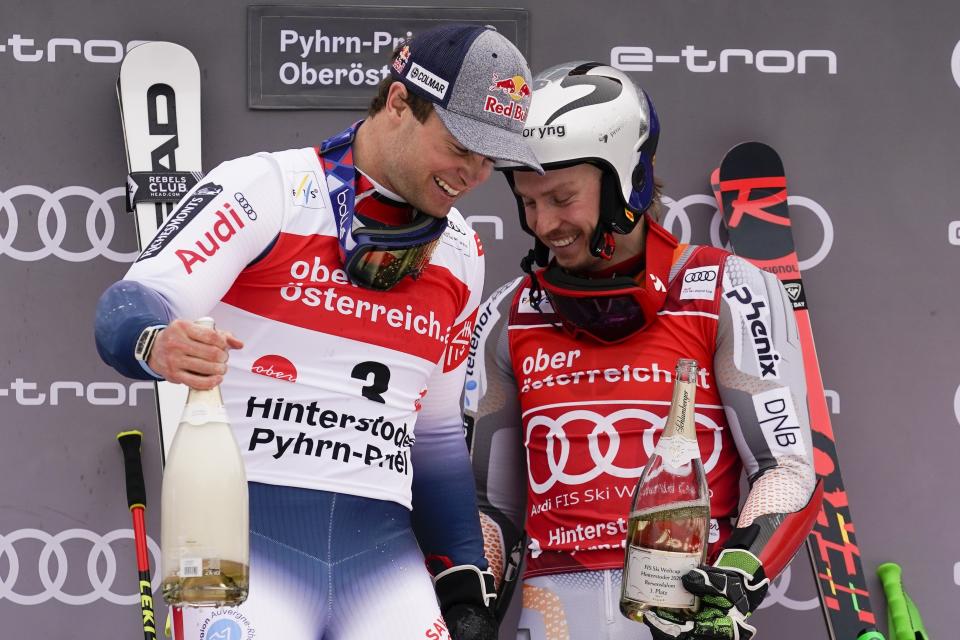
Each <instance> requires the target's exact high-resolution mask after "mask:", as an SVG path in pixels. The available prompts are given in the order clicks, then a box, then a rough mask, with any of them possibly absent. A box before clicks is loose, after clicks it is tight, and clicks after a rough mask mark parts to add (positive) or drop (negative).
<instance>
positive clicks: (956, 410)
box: [953, 387, 960, 423]
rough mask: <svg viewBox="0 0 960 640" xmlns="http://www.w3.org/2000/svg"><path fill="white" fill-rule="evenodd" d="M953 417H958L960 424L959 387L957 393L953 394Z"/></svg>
mask: <svg viewBox="0 0 960 640" xmlns="http://www.w3.org/2000/svg"><path fill="white" fill-rule="evenodd" d="M953 415H954V416H956V418H957V422H958V423H960V387H957V392H956V393H955V394H953Z"/></svg>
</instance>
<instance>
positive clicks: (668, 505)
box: [620, 359, 710, 621]
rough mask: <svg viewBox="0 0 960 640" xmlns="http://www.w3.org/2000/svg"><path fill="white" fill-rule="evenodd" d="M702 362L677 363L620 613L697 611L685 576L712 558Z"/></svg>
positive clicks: (633, 524)
mask: <svg viewBox="0 0 960 640" xmlns="http://www.w3.org/2000/svg"><path fill="white" fill-rule="evenodd" d="M696 380H697V362H696V361H695V360H687V359H681V360H679V361H678V362H677V370H676V377H675V378H674V384H673V401H672V402H671V404H670V415H669V416H668V417H667V422H666V424H665V426H664V429H663V434H662V435H661V436H660V440H659V441H658V442H657V446H656V448H655V449H654V451H653V455H651V456H650V460H648V461H647V465H646V467H644V469H643V473H642V474H641V475H640V480H639V481H638V482H637V486H636V489H635V491H634V495H633V505H632V507H631V509H630V519H629V522H628V525H627V544H626V557H625V559H624V564H623V584H622V588H621V592H620V611H621V612H622V613H623V615H625V616H626V617H628V618H630V619H632V620H636V621H641V620H642V619H643V611H644V610H645V609H649V608H651V607H658V608H667V609H676V610H682V611H686V612H694V611H696V610H697V609H698V607H699V601H698V599H697V598H695V597H694V596H693V595H692V594H691V593H690V592H688V591H687V590H686V589H684V588H683V584H682V583H681V582H680V578H681V577H682V576H683V575H684V574H685V573H687V572H688V571H690V570H691V569H694V568H695V567H697V565H700V564H703V563H704V562H705V561H706V557H707V536H708V533H709V527H710V497H709V492H708V490H707V476H706V473H705V472H704V470H703V462H702V460H701V459H700V448H699V446H698V445H697V434H696V426H695V421H694V399H695V397H696V391H697V386H696Z"/></svg>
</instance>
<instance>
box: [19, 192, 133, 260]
mask: <svg viewBox="0 0 960 640" xmlns="http://www.w3.org/2000/svg"><path fill="white" fill-rule="evenodd" d="M125 198H126V195H125V191H124V189H123V187H116V188H114V189H108V190H107V191H104V192H103V193H100V192H98V191H95V190H93V189H90V188H89V187H81V186H70V187H62V188H60V189H57V190H56V191H53V192H50V191H47V190H46V189H44V188H43V187H36V186H33V185H19V186H16V187H11V188H10V189H6V190H0V214H2V215H3V216H5V217H6V223H7V224H6V233H3V232H0V255H7V256H10V257H11V258H13V259H14V260H20V261H22V262H34V261H37V260H43V259H44V258H46V257H48V256H56V257H58V258H60V259H61V260H66V261H67V262H86V261H88V260H93V259H94V258H97V257H100V256H103V257H104V258H107V259H108V260H113V261H114V262H133V261H134V260H136V258H137V255H138V253H139V252H138V251H136V250H135V249H134V250H131V251H117V250H115V249H111V248H110V244H111V243H112V242H113V239H114V233H115V231H116V218H115V214H114V209H113V207H112V206H111V205H110V202H111V201H113V200H117V201H119V204H120V207H121V210H122V207H123V202H124V200H125ZM38 201H39V203H38ZM68 205H69V206H68ZM18 207H19V208H18ZM68 209H69V214H68ZM34 211H36V215H37V218H36V223H35V226H36V229H35V230H28V228H27V224H30V226H34V225H33V223H31V222H30V220H31V218H32V212H34ZM51 216H52V218H53V219H52V221H51ZM0 219H2V217H0ZM51 229H52V233H51ZM68 232H69V236H70V237H68ZM84 233H85V234H86V243H87V244H88V245H89V247H90V248H89V249H82V250H74V249H71V248H67V247H71V246H77V247H79V246H82V245H83V242H82V241H79V240H77V239H76V238H74V236H76V235H78V234H79V235H83V234H84ZM33 234H38V235H39V243H38V241H37V240H36V239H34V238H31V237H29V236H31V235H33ZM121 235H129V238H128V239H127V241H126V242H124V244H125V245H127V246H133V245H134V236H133V234H132V233H130V234H126V233H123V234H121ZM38 244H39V245H40V246H37V245H38Z"/></svg>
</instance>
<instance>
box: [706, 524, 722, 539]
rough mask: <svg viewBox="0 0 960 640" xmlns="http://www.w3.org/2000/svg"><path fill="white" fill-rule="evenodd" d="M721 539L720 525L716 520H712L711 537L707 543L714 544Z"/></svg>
mask: <svg viewBox="0 0 960 640" xmlns="http://www.w3.org/2000/svg"><path fill="white" fill-rule="evenodd" d="M719 539H720V523H719V522H717V519H716V518H710V536H709V537H708V538H707V542H708V543H710V544H713V543H714V542H716V541H717V540H719Z"/></svg>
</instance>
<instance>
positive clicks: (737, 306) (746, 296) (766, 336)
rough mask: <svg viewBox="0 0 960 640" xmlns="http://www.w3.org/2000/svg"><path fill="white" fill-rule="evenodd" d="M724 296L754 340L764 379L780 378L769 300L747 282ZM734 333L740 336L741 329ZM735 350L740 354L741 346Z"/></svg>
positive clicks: (761, 375)
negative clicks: (771, 326) (753, 289)
mask: <svg viewBox="0 0 960 640" xmlns="http://www.w3.org/2000/svg"><path fill="white" fill-rule="evenodd" d="M724 296H725V297H726V298H727V300H729V302H730V307H731V308H732V309H733V310H734V311H735V312H736V313H737V314H739V316H740V318H741V320H742V321H743V323H744V328H745V329H746V330H747V333H748V334H749V335H750V338H751V340H752V341H753V352H754V354H755V355H756V358H757V369H758V370H759V372H760V377H761V378H763V379H764V380H769V379H773V380H779V379H780V373H779V371H777V362H779V360H780V354H779V353H777V351H776V349H774V348H773V342H772V340H771V339H770V322H769V321H770V309H769V308H768V307H767V301H766V300H764V299H763V298H762V297H760V296H758V295H756V294H754V292H753V291H752V290H751V289H750V287H748V286H747V285H745V284H742V285H740V286H739V287H736V288H734V289H732V290H730V291H728V292H727V293H725V294H724ZM734 335H735V336H740V335H741V334H740V331H737V330H734ZM738 344H739V340H738ZM735 351H736V353H737V354H738V355H739V354H740V352H741V350H740V349H739V348H737V349H735ZM738 360H739V358H738ZM738 364H739V362H738Z"/></svg>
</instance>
